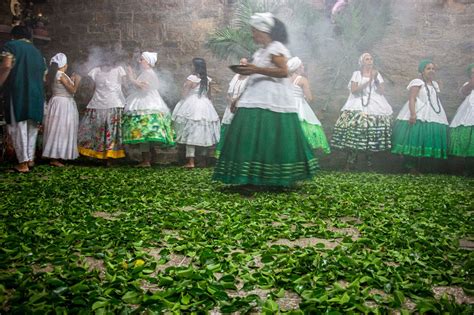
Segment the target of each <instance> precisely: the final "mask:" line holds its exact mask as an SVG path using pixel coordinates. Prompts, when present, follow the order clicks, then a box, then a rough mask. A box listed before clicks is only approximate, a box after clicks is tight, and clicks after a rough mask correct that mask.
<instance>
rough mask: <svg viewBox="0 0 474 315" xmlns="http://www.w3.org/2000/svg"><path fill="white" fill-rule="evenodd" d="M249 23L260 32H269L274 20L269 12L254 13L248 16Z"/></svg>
mask: <svg viewBox="0 0 474 315" xmlns="http://www.w3.org/2000/svg"><path fill="white" fill-rule="evenodd" d="M250 25H251V26H252V27H254V28H256V29H257V30H259V31H261V32H265V33H271V31H272V28H273V26H275V20H274V19H273V14H271V13H270V12H265V13H255V14H254V15H252V16H251V17H250Z"/></svg>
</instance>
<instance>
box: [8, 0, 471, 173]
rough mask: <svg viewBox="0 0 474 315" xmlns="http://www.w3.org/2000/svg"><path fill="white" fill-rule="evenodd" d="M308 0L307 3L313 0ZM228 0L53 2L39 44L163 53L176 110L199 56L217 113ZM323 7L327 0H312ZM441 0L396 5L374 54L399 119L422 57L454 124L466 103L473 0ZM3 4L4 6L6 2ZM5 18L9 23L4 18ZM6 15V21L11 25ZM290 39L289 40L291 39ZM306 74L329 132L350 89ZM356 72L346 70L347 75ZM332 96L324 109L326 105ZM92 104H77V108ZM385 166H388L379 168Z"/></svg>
mask: <svg viewBox="0 0 474 315" xmlns="http://www.w3.org/2000/svg"><path fill="white" fill-rule="evenodd" d="M308 1H309V0H308ZM233 2H235V1H230V0H134V1H131V0H84V1H74V0H48V1H47V3H46V4H43V5H41V6H40V8H41V10H42V12H44V14H45V15H47V16H49V18H50V21H51V23H50V25H49V26H48V31H49V33H50V37H51V41H50V42H46V43H42V44H40V48H41V49H42V51H43V52H44V55H45V56H46V58H50V57H51V56H52V55H53V54H54V53H56V52H59V51H61V52H64V53H66V54H67V55H68V57H69V60H70V63H72V64H74V63H75V64H81V62H85V61H86V60H87V57H88V54H89V52H90V49H91V48H92V47H105V46H107V45H114V46H115V47H122V48H123V50H124V51H126V52H127V53H128V55H129V56H130V57H131V56H132V55H133V53H134V52H135V54H136V53H137V51H143V50H153V51H158V53H159V65H158V66H159V69H160V70H161V71H163V72H165V73H166V74H167V80H168V81H170V82H168V83H169V85H170V86H173V87H174V88H173V89H172V93H171V94H170V95H169V96H168V97H167V98H166V100H167V101H168V102H169V105H170V107H174V104H175V103H176V102H177V101H178V99H179V95H180V87H181V85H182V83H183V82H184V79H185V78H186V76H187V75H188V74H189V73H190V71H191V65H190V61H191V59H192V58H193V57H198V56H199V57H204V58H205V59H206V60H207V62H208V73H209V75H210V76H211V77H213V79H214V83H215V84H214V85H213V92H214V95H215V96H214V103H215V105H216V108H217V110H218V112H219V114H222V113H223V111H224V108H225V102H224V95H225V91H226V89H227V84H228V82H229V80H230V78H231V77H232V73H231V72H230V70H228V69H227V63H226V62H222V61H219V60H218V59H216V58H214V57H213V56H212V55H211V54H210V52H208V51H206V49H205V48H204V47H203V43H204V41H205V39H206V37H207V35H208V34H209V33H211V32H213V31H214V30H216V29H217V28H219V27H222V26H224V25H226V24H227V23H228V21H229V18H230V17H231V16H232V5H231V4H232V3H233ZM309 2H310V3H313V4H314V8H315V9H322V8H323V7H324V6H323V2H324V1H323V0H312V1H309ZM445 2H446V1H442V0H396V1H395V0H394V1H392V13H393V18H392V20H391V22H390V25H389V26H388V30H387V32H386V36H385V37H384V38H383V39H382V40H381V41H380V42H378V43H377V44H376V45H375V47H374V49H373V53H374V55H375V56H376V58H377V60H376V62H377V65H378V67H379V69H380V71H381V72H382V73H383V75H384V77H385V79H386V95H387V99H388V100H389V102H390V103H391V105H392V106H393V109H394V112H395V113H397V112H398V110H399V109H400V108H401V106H402V105H403V104H404V102H405V101H406V99H407V91H406V85H407V84H408V82H409V81H410V80H411V79H413V78H415V77H417V75H418V74H417V65H418V61H419V60H420V59H421V58H425V57H431V58H433V60H434V62H435V63H436V64H437V66H438V74H437V77H438V80H439V82H440V83H441V85H442V92H443V93H442V102H443V104H444V106H445V108H446V111H447V114H448V117H449V118H452V117H453V115H454V112H455V110H456V108H457V106H458V105H459V104H460V103H461V101H462V98H461V96H460V95H459V93H458V89H459V87H460V86H461V85H462V84H463V82H465V80H466V77H465V74H464V69H465V67H466V65H467V64H469V63H471V62H474V59H473V56H474V54H473V52H474V41H473V37H472V29H474V4H472V2H473V1H470V0H462V1H461V0H458V3H461V2H463V3H466V4H465V5H462V7H456V8H450V7H446V6H445V5H444V4H445ZM2 5H3V4H2ZM6 15H7V17H5V16H6ZM9 19H10V17H8V13H7V12H5V11H4V10H2V12H1V13H0V20H2V21H3V20H5V21H7V20H9ZM290 37H291V34H290ZM306 63H307V68H308V72H309V73H308V74H309V77H310V79H311V84H312V88H313V91H314V93H315V95H316V97H317V101H316V102H315V103H314V104H313V106H314V108H315V109H316V110H317V113H318V114H319V116H320V119H321V121H322V123H323V125H324V127H325V129H326V131H327V133H328V135H330V134H331V131H332V127H333V126H334V123H335V121H336V119H337V116H338V115H339V110H340V108H341V107H342V106H343V104H344V102H345V99H346V98H347V96H348V91H347V88H346V87H345V84H343V85H341V86H340V87H337V88H336V89H332V88H331V86H330V85H329V83H328V82H329V80H328V78H324V77H323V73H327V71H328V69H324V68H323V69H322V68H321V67H320V65H318V63H317V60H306ZM353 70H354V69H348V70H347V77H348V78H350V74H351V73H352V71H353ZM329 94H332V95H333V97H332V98H331V102H330V104H329V106H327V109H326V111H324V112H322V111H320V107H321V104H322V103H323V102H324V101H325V100H326V99H328V97H329ZM81 102H82V103H84V102H86V101H85V100H82V99H81V100H79V103H81ZM342 159H343V156H342V155H340V154H339V155H337V154H336V155H332V157H331V158H330V159H328V158H326V159H323V161H322V164H324V165H326V166H328V167H330V168H331V167H334V168H337V167H339V166H340V163H341V160H342ZM381 163H384V165H388V164H392V165H395V164H396V165H399V163H398V161H397V160H396V158H395V157H391V156H390V155H389V154H388V155H386V156H384V158H383V162H381ZM380 167H382V168H384V166H382V165H381V166H380Z"/></svg>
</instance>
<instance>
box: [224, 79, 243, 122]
mask: <svg viewBox="0 0 474 315" xmlns="http://www.w3.org/2000/svg"><path fill="white" fill-rule="evenodd" d="M239 77H240V74H236V75H234V77H233V78H232V80H231V81H230V83H229V89H228V90H227V95H230V97H231V98H238V97H239V96H240V95H241V94H242V92H243V91H244V90H245V86H246V85H247V81H248V79H249V77H245V79H243V80H239ZM233 118H234V114H233V113H232V112H231V111H230V104H229V105H227V107H226V108H225V112H224V116H223V117H222V123H223V124H226V125H229V124H230V123H231V122H232V119H233Z"/></svg>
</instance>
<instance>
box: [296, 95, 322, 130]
mask: <svg viewBox="0 0 474 315" xmlns="http://www.w3.org/2000/svg"><path fill="white" fill-rule="evenodd" d="M296 104H297V106H298V118H299V119H300V120H302V121H306V122H307V123H308V124H311V125H318V126H321V122H320V121H319V119H318V117H316V114H315V113H314V112H313V110H312V109H311V107H310V106H309V104H308V102H306V100H304V99H301V98H297V99H296Z"/></svg>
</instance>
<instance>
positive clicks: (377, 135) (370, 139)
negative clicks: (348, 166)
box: [331, 110, 392, 152]
mask: <svg viewBox="0 0 474 315" xmlns="http://www.w3.org/2000/svg"><path fill="white" fill-rule="evenodd" d="M391 136H392V119H391V116H382V115H367V114H365V113H363V112H361V111H348V110H347V111H343V112H342V113H341V116H339V118H338V119H337V121H336V125H335V126H334V133H333V135H332V139H331V146H332V147H334V148H337V149H350V150H360V151H372V152H379V151H386V150H390V147H391V142H390V140H391Z"/></svg>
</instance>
